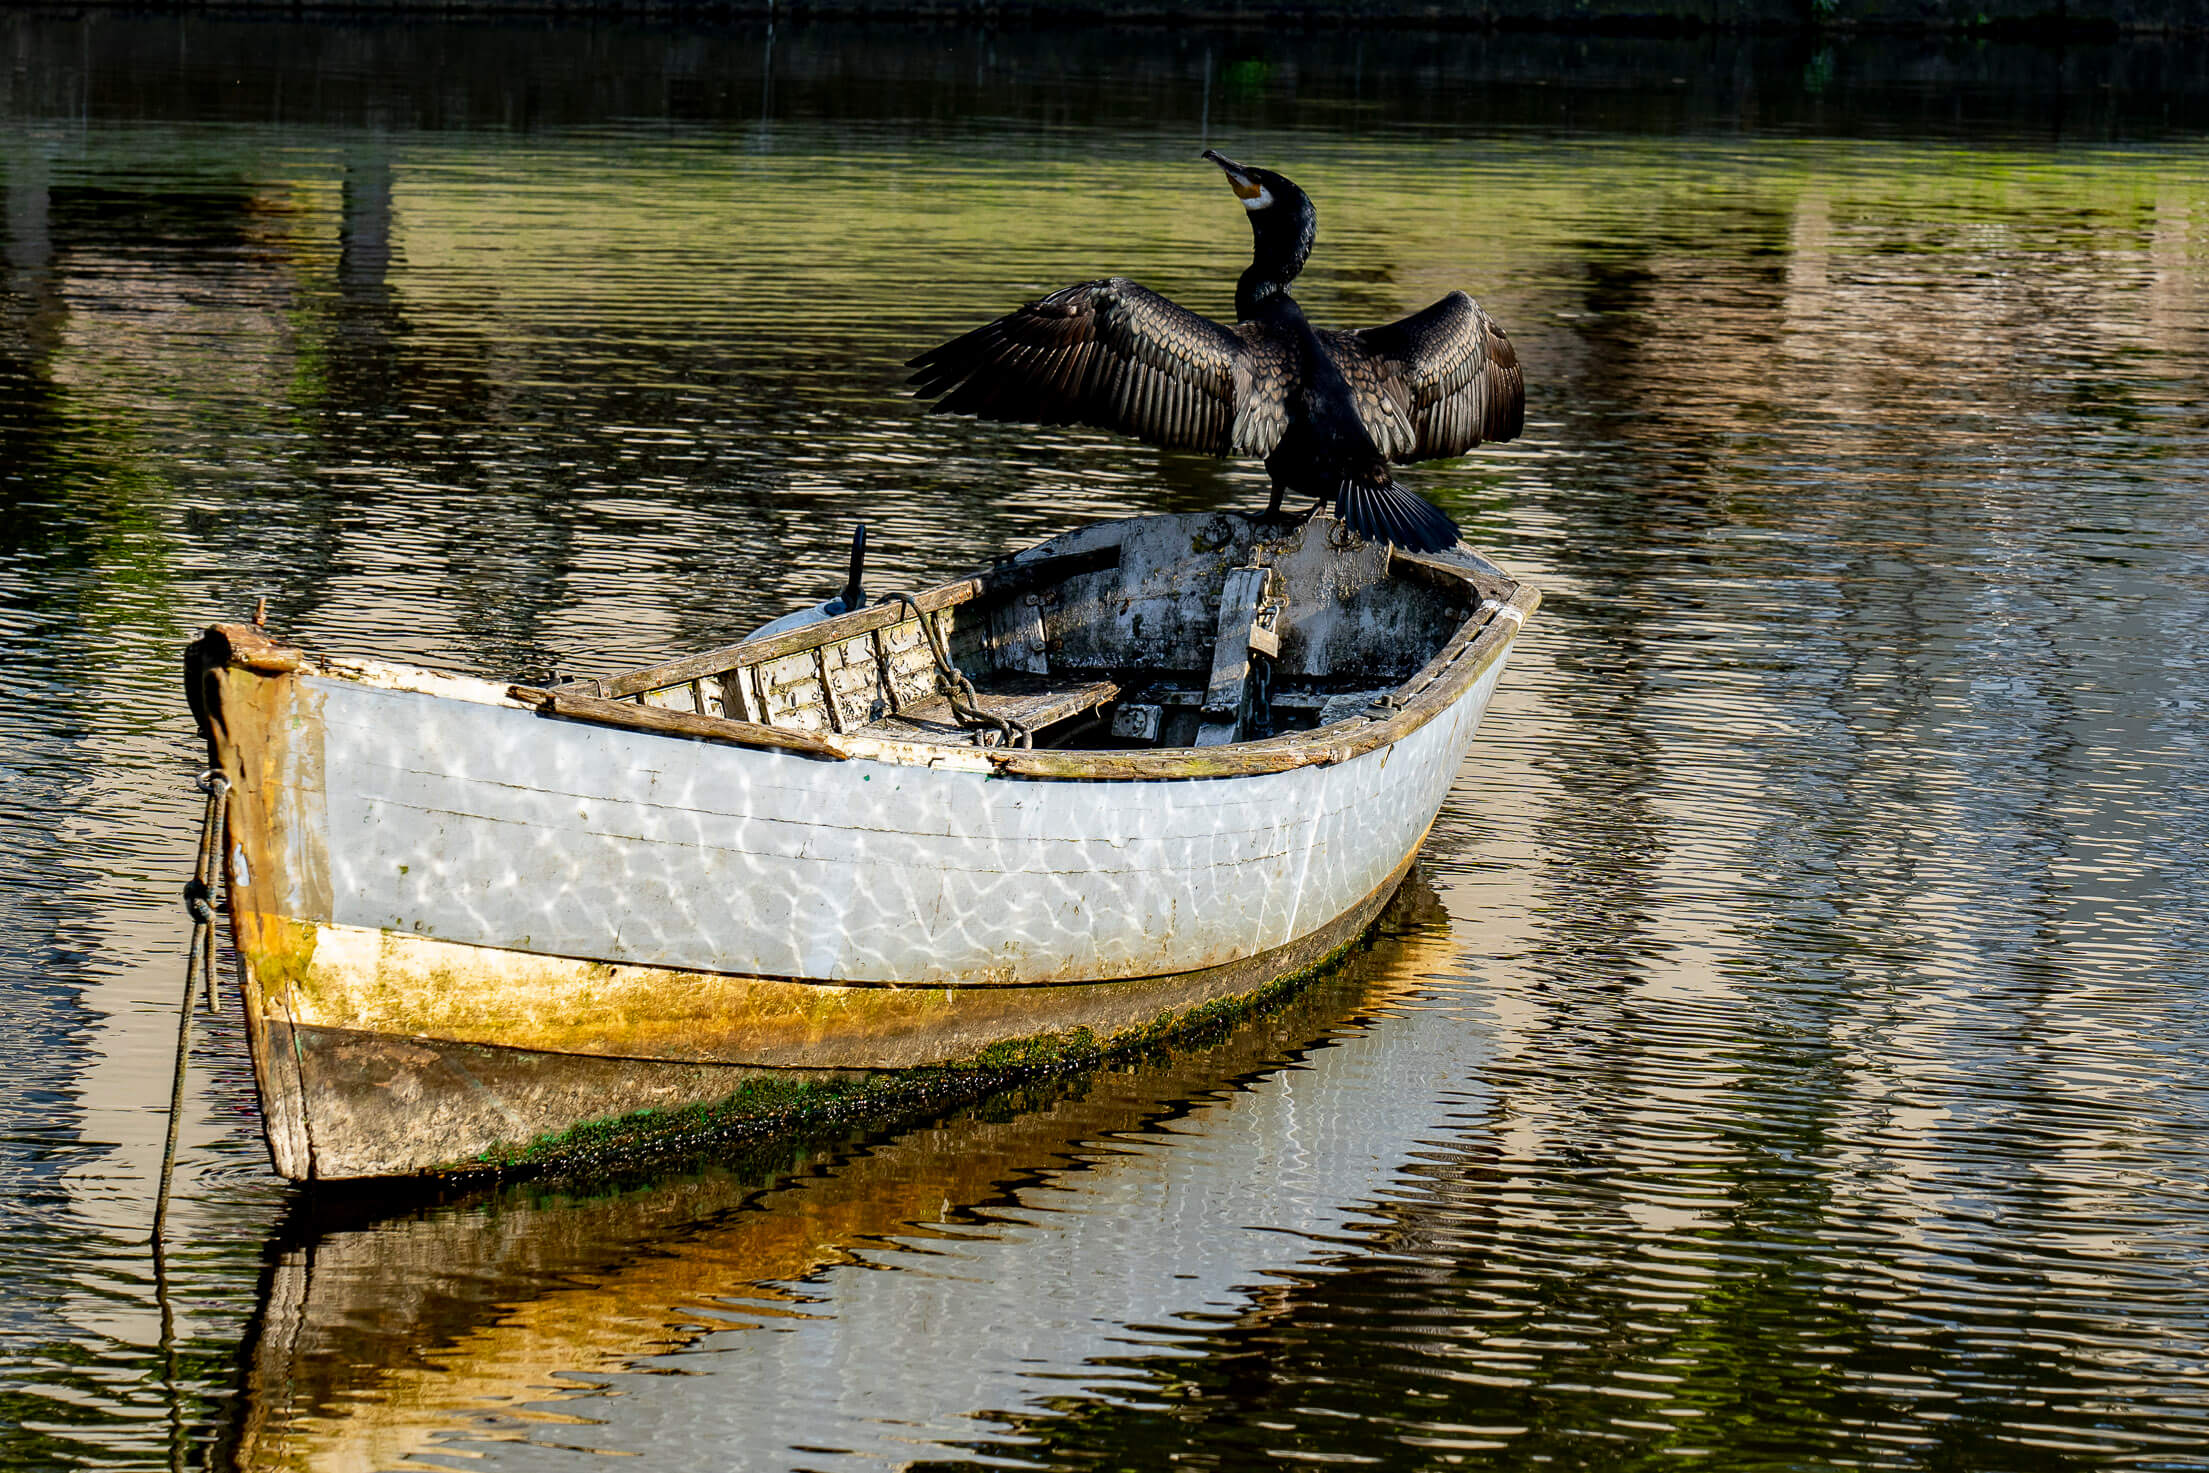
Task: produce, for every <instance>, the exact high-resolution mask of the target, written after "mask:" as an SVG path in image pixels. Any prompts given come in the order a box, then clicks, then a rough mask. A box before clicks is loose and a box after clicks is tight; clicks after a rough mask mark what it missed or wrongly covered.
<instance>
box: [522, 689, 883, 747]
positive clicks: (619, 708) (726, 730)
mask: <svg viewBox="0 0 2209 1473" xmlns="http://www.w3.org/2000/svg"><path fill="white" fill-rule="evenodd" d="M525 692H526V693H525ZM513 694H514V697H515V699H517V700H530V701H533V703H534V704H535V705H536V707H537V709H538V711H539V712H540V713H542V714H544V715H548V716H557V717H561V718H564V719H566V720H569V721H589V722H593V723H595V724H597V725H599V726H622V727H627V728H629V729H630V730H632V731H655V732H661V733H663V734H665V735H667V736H679V737H689V738H691V739H692V740H694V741H703V742H723V743H726V744H728V745H730V746H737V747H773V748H775V749H776V750H778V751H784V752H802V753H804V754H805V755H806V756H808V757H833V758H836V759H837V760H839V761H840V760H842V759H844V758H846V757H849V756H850V755H851V753H850V752H849V751H847V750H846V749H845V748H844V747H842V746H841V745H839V744H837V743H835V742H832V741H829V740H828V739H826V738H824V737H818V736H814V735H812V734H810V733H808V732H802V731H785V730H783V729H782V728H780V727H774V726H762V725H759V724H757V723H755V722H750V721H730V720H727V719H725V718H723V717H719V716H700V715H697V714H696V713H694V712H687V711H663V710H661V709H660V708H659V707H657V706H638V705H633V704H631V703H630V702H627V701H607V700H600V699H599V698H597V697H595V696H571V695H563V694H562V693H560V692H559V691H529V690H528V689H527V687H523V686H515V687H514V688H513Z"/></svg>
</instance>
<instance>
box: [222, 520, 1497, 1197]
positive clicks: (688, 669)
mask: <svg viewBox="0 0 2209 1473" xmlns="http://www.w3.org/2000/svg"><path fill="white" fill-rule="evenodd" d="M1538 602H1539V596H1538V595H1537V594H1536V593H1535V592H1534V590H1533V589H1531V588H1529V587H1527V586H1525V585H1524V584H1521V583H1518V582H1516V581H1514V580H1513V579H1511V578H1510V577H1508V576H1507V575H1506V574H1504V573H1503V572H1502V570H1500V569H1498V568H1497V567H1496V566H1495V565H1494V564H1492V563H1490V562H1488V561H1486V560H1485V559H1482V558H1480V557H1478V556H1477V555H1474V554H1472V553H1470V552H1469V551H1467V550H1465V549H1463V548H1458V549H1453V550H1452V551H1450V552H1446V553H1439V554H1432V555H1425V556H1410V555H1406V554H1404V553H1403V552H1401V551H1400V550H1392V549H1390V548H1389V547H1387V546H1385V545H1383V544H1378V543H1369V542H1365V541H1363V540H1361V539H1358V538H1356V537H1355V536H1353V535H1351V534H1349V533H1348V532H1346V531H1345V530H1343V529H1342V528H1341V527H1340V526H1339V525H1338V524H1336V523H1335V522H1333V521H1332V520H1330V519H1327V518H1317V519H1314V520H1312V521H1308V522H1306V523H1303V524H1302V525H1299V526H1294V527H1286V528H1284V527H1282V526H1281V525H1279V524H1278V523H1263V522H1254V521H1252V520H1250V519H1248V518H1243V517H1238V516H1231V515H1223V514H1211V515H1187V516H1161V517H1143V518H1136V519H1132V520H1128V521H1121V522H1111V523H1105V524H1101V525H1097V526H1092V527H1086V528H1083V529H1080V530H1078V531H1075V532H1071V533H1068V534H1066V535H1064V536H1061V537H1057V538H1054V539H1052V540H1051V541H1048V542H1045V543H1042V544H1040V545H1039V546H1036V547H1034V548H1031V549H1029V550H1028V551H1026V552H1023V553H1021V554H1019V555H1018V556H1016V557H1013V558H1011V559H1009V560H1007V561H1005V562H1001V563H999V564H997V565H995V566H993V567H991V568H988V569H986V570H983V571H980V572H977V573H975V574H972V575H971V576H969V577H966V578H961V579H958V580H955V581H953V582H950V583H945V584H942V585H940V586H938V587H935V588H931V589H928V590H926V591H924V592H922V593H919V594H917V595H913V596H910V597H906V596H903V595H900V596H896V597H893V598H892V599H889V600H883V601H878V602H875V603H873V604H871V605H868V606H865V607H862V608H860V609H859V610H857V611H855V612H850V613H844V614H840V615H837V616H835V617H832V618H827V619H824V620H821V621H819V622H816V623H812V624H809V625H806V626H804V627H801V628H797V629H790V630H785V631H784V632H781V633H778V634H772V635H768V636H766V637H764V638H755V639H752V640H749V641H746V642H745V643H742V644H738V645H734V646H730V647H728V648H725V649H720V650H715V651H712V652H710V653H708V654H703V655H697V656H692V657H690V658H687V659H682V660H677V661H673V662H670V663H667V664H663V665H657V666H653V667H651V668H649V669H643V670H636V671H631V672H628V673H626V674H622V675H617V676H612V677H608V678H604V679H599V680H587V681H576V682H571V683H568V684H564V685H559V686H555V687H552V688H535V687H525V686H510V685H503V684H497V683H494V682H489V681H482V680H475V679H468V678H463V677H458V676H452V675H444V674H438V673H435V672H431V671H427V670H420V669H414V668H410V667H404V666H398V665H392V664H388V663H384V662H380V661H375V660H366V659H348V658H340V657H335V656H320V655H314V654H310V653H307V652H306V651H303V650H299V649H295V648H292V647H290V646H287V645H284V644H281V643H278V642H276V641H275V640H273V639H271V638H269V637H268V636H267V635H265V634H264V633H262V632H261V631H259V630H257V629H255V628H252V627H249V626H239V625H218V626H215V627H214V628H211V629H209V630H208V631H207V632H206V633H205V634H204V635H202V636H201V637H200V638H199V639H198V640H197V641H195V642H194V643H193V645H192V646H191V648H190V650H189V651H188V652H187V657H186V685H187V690H188V694H189V696H190V699H191V702H192V707H193V711H194V713H195V715H196V716H197V717H198V719H199V721H200V724H201V728H202V730H203V731H204V733H205V734H206V736H207V739H208V743H209V747H210V750H211V752H212V760H213V764H214V766H215V767H216V769H217V770H218V771H219V772H220V773H221V774H222V775H223V776H224V777H226V778H227V779H228V780H229V783H230V798H229V806H228V818H227V833H226V838H225V842H224V854H225V856H226V863H227V878H228V882H229V888H230V914H231V926H232V934H233V937H234V939H235V941H236V945H237V952H238V956H239V958H240V961H241V964H242V965H241V972H242V982H243V993H244V1000H245V1009H246V1017H247V1023H248V1029H247V1033H248V1037H249V1039H250V1043H251V1049H252V1054H253V1063H254V1070H255V1076H256V1079H257V1081H258V1084H259V1088H260V1096H261V1107H262V1117H263V1124H264V1127H265V1129H266V1132H267V1136H268V1142H269V1151H270V1155H271V1158H272V1159H273V1161H274V1163H275V1166H276V1169H277V1170H278V1171H279V1172H281V1173H282V1174H283V1175H285V1176H287V1177H291V1178H293V1179H295V1180H307V1179H337V1178H351V1177H370V1176H389V1175H400V1174H411V1173H419V1172H428V1171H442V1170H465V1169H471V1168H480V1167H483V1166H489V1165H500V1164H509V1163H520V1162H528V1161H536V1160H544V1159H555V1158H558V1157H561V1156H563V1155H566V1154H571V1153H575V1152H579V1151H590V1150H599V1149H607V1148H611V1147H615V1146H619V1145H620V1144H622V1143H623V1142H625V1141H628V1140H630V1139H632V1138H636V1137H641V1136H647V1135H651V1134H654V1133H660V1132H665V1131H670V1130H674V1131H685V1130H692V1129H700V1128H712V1127H718V1126H721V1125H724V1124H728V1123H733V1122H738V1121H741V1120H743V1119H745V1118H747V1117H749V1116H773V1115H776V1114H779V1113H784V1112H789V1111H792V1110H794V1109H802V1108H808V1107H809V1105H810V1103H818V1102H820V1101H824V1100H831V1101H832V1100H838V1099H847V1098H850V1097H852V1096H854V1095H858V1096H862V1097H863V1096H864V1095H865V1094H866V1093H867V1092H868V1091H870V1090H881V1089H885V1088H888V1089H893V1090H894V1089H897V1088H907V1089H910V1088H913V1087H916V1086H915V1085H914V1083H913V1082H914V1081H925V1082H930V1083H931V1084H932V1085H945V1084H946V1082H947V1081H948V1082H949V1083H950V1084H956V1082H957V1081H958V1080H959V1079H960V1078H962V1077H965V1078H969V1079H980V1078H983V1077H990V1076H994V1075H995V1074H998V1073H1001V1072H1003V1071H1006V1070H1011V1069H1019V1068H1035V1067H1047V1066H1049V1065H1051V1064H1053V1063H1058V1062H1069V1061H1076V1060H1081V1059H1086V1058H1091V1057H1094V1056H1096V1054H1097V1053H1099V1052H1100V1051H1105V1050H1109V1049H1111V1048H1114V1047H1117V1046H1124V1045H1126V1044H1128V1043H1131V1042H1134V1041H1137V1040H1140V1039H1143V1038H1148V1037H1155V1036H1158V1035H1159V1034H1160V1033H1161V1032H1162V1031H1166V1030H1170V1029H1172V1028H1174V1027H1176V1026H1183V1025H1186V1024H1188V1023H1189V1022H1190V1021H1191V1020H1192V1019H1193V1018H1194V1017H1195V1016H1196V1015H1199V1014H1203V1013H1209V1012H1210V1011H1213V1010H1216V1009H1219V1008H1224V1007H1235V1006H1240V1005H1243V1004H1245V1003H1247V1002H1249V1001H1250V1000H1251V999H1253V998H1254V997H1255V996H1256V995H1258V994H1260V993H1262V992H1264V991H1265V990H1266V989H1268V988H1269V987H1271V986H1273V985H1275V984H1277V983H1278V982H1279V980H1280V979H1282V978H1284V977H1287V976H1291V975H1295V974H1300V973H1305V972H1308V971H1310V970H1311V969H1313V968H1314V967H1316V966H1318V965H1320V964H1322V963H1323V962H1325V961H1326V960H1327V959H1329V958H1330V957H1331V956H1333V955H1334V954H1336V953H1338V952H1339V951H1340V950H1341V949H1342V948H1344V947H1345V946H1346V945H1348V944H1349V943H1350V942H1352V941H1354V940H1355V939H1356V938H1357V936H1358V935H1359V934H1360V933H1361V932H1362V931H1363V930H1364V928H1365V927H1366V926H1367V925H1368V924H1369V923H1370V922H1371V921H1372V919H1373V917H1374V916H1375V915H1376V914H1377V913H1378V912H1379V910H1380V908H1381V906H1382V905H1383V904H1384V903H1385V902H1386V900H1387V899H1388V897H1389V895H1390V894H1391V893H1392V892H1393V891H1394V889H1395V888H1396V886H1397V884H1398V883H1399V882H1400V881H1401V880H1402V878H1403V876H1404V873H1405V871H1406V870H1407V868H1408V867H1409V865H1410V863H1411V861H1412V858H1413V856H1414V855H1415V854H1416V853H1417V851H1418V848H1419V844H1420V842H1421V840H1422V839H1423V838H1424V836H1425V834H1426V831H1427V828H1428V826H1429V825H1430V824H1431V823H1432V822H1433V820H1434V816H1435V813H1436V811H1437V810H1438V809H1439V808H1440V806H1441V803H1442V799H1443V797H1444V795H1445V793H1446V792H1447V791H1448V788H1449V784H1450V781H1451V779H1452V777H1453V776H1454V775H1455V773H1456V771H1457V768H1458V764H1459V762H1460V760H1461V759H1462V758H1463V756H1464V754H1465V752H1466V750H1467V748H1468V747H1469V746H1470V744H1471V742H1472V739H1473V735H1474V731H1475V728H1476V727H1477V725H1478V723H1479V720H1480V716H1481V713H1482V711H1483V710H1484V709H1485V707H1486V705H1487V702H1488V697H1489V694H1490V693H1491V692H1492V691H1493V689H1494V688H1495V682H1496V680H1497V677H1498V676H1499V675H1500V674H1501V672H1502V669H1503V663H1504V657H1505V654H1506V652H1507V650H1508V649H1509V647H1510V644H1511V641H1512V639H1513V637H1514V636H1515V635H1516V634H1517V632H1518V629H1519V627H1520V625H1521V624H1522V623H1523V622H1524V620H1525V618H1526V616H1527V615H1528V614H1530V613H1531V612H1533V610H1534V608H1535V607H1536V605H1537V603H1538Z"/></svg>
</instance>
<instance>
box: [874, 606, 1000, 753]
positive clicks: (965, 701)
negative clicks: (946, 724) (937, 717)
mask: <svg viewBox="0 0 2209 1473" xmlns="http://www.w3.org/2000/svg"><path fill="white" fill-rule="evenodd" d="M882 602H884V603H901V604H904V605H905V606H906V607H907V608H909V609H911V610H912V611H913V622H914V623H916V624H918V625H919V626H920V632H921V634H922V636H923V637H924V638H926V639H927V641H928V653H929V654H930V655H931V656H932V657H934V659H935V662H936V671H937V673H938V674H940V675H942V676H943V680H944V685H945V687H946V688H945V690H944V697H945V699H946V700H948V701H950V703H951V714H952V715H953V716H955V717H957V718H958V721H959V725H961V726H963V727H967V728H969V729H970V730H978V731H988V730H995V731H996V732H997V735H998V739H999V740H1000V741H1002V742H1003V743H1004V744H1005V745H1006V746H1008V747H1033V746H1034V745H1035V733H1034V732H1032V731H1030V730H1029V729H1028V728H1027V726H1026V725H1024V724H1023V723H1021V722H1018V721H1015V720H1013V719H1012V718H1011V717H1010V716H999V715H998V714H997V713H995V712H994V711H987V710H984V709H983V708H982V705H981V700H982V693H981V692H980V691H978V690H976V689H975V688H974V682H973V681H971V680H969V679H967V678H966V672H965V671H964V670H961V669H960V668H959V667H958V666H956V665H954V664H952V663H951V656H950V655H949V654H948V653H946V652H945V650H944V647H943V642H942V641H941V639H939V638H938V636H937V634H936V626H935V624H934V622H933V621H931V620H930V619H929V617H928V616H927V615H926V614H923V613H922V612H921V611H920V604H919V603H917V602H916V601H915V600H914V598H913V596H912V595H911V594H909V593H892V594H887V595H885V596H884V598H883V599H882Z"/></svg>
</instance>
